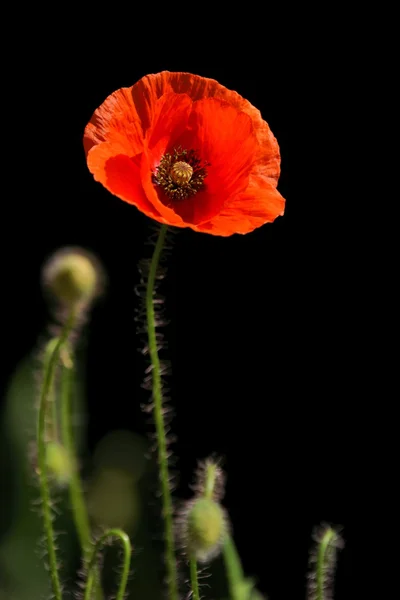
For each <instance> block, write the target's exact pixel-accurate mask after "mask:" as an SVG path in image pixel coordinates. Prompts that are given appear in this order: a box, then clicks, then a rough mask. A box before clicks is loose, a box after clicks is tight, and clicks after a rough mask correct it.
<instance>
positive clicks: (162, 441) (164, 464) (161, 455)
mask: <svg viewBox="0 0 400 600" xmlns="http://www.w3.org/2000/svg"><path fill="white" fill-rule="evenodd" d="M166 233H167V227H166V226H165V225H162V226H161V229H160V233H159V236H158V239H157V243H156V246H155V248H154V252H153V257H152V259H151V264H150V271H149V276H148V280H147V289H146V315H147V332H148V340H149V354H150V360H151V364H152V392H153V402H154V421H155V426H156V435H157V451H158V465H159V477H160V483H161V492H162V503H163V518H164V535H165V544H166V567H167V579H168V590H169V600H178V576H177V575H178V574H177V567H176V560H175V545H174V533H173V518H172V498H171V491H170V488H169V475H168V454H167V440H166V433H165V424H164V416H163V407H162V386H161V369H160V359H159V356H158V352H157V340H156V324H155V311H154V284H155V281H156V275H157V267H158V263H159V260H160V255H161V250H162V248H163V245H164V241H165V236H166Z"/></svg>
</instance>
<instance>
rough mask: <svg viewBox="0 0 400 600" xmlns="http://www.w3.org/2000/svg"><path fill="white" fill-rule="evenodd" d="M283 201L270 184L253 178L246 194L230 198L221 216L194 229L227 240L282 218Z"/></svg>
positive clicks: (267, 181)
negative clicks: (229, 237) (223, 237)
mask: <svg viewBox="0 0 400 600" xmlns="http://www.w3.org/2000/svg"><path fill="white" fill-rule="evenodd" d="M284 209H285V200H284V198H283V197H282V196H281V194H280V193H279V192H278V190H277V189H276V188H275V186H274V185H273V184H271V182H270V181H269V180H268V179H267V178H265V177H263V176H262V175H259V174H252V175H251V177H250V183H249V186H248V188H247V189H246V191H244V192H242V193H241V194H238V195H236V196H233V197H232V198H229V200H228V201H227V202H226V203H225V205H224V207H223V208H222V209H221V211H220V213H219V214H218V215H217V216H216V217H214V218H213V219H211V221H210V222H209V223H203V224H201V225H198V226H197V227H193V229H196V231H202V232H204V233H211V234H213V235H221V236H229V235H232V234H234V233H249V232H250V231H253V230H254V229H256V228H257V227H261V225H264V224H265V223H272V222H273V221H274V220H275V219H276V217H278V216H280V215H283V213H284Z"/></svg>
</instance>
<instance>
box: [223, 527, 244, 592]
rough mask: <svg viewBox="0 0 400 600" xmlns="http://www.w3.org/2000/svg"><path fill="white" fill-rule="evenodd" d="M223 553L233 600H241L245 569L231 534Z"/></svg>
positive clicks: (225, 543)
mask: <svg viewBox="0 0 400 600" xmlns="http://www.w3.org/2000/svg"><path fill="white" fill-rule="evenodd" d="M222 551H223V556H224V562H225V570H226V575H227V578H228V585H229V592H230V597H231V600H241V594H240V588H241V585H242V584H243V580H244V574H243V568H242V563H241V562H240V558H239V554H238V552H237V550H236V546H235V543H234V541H233V539H232V537H231V536H230V535H229V534H227V536H226V538H225V541H224V545H223V550H222Z"/></svg>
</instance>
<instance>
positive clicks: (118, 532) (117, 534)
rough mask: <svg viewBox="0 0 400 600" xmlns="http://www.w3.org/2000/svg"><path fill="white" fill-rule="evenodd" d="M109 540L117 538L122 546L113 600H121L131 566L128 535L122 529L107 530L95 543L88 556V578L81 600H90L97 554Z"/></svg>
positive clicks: (94, 579) (94, 582) (96, 565)
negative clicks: (119, 569)
mask: <svg viewBox="0 0 400 600" xmlns="http://www.w3.org/2000/svg"><path fill="white" fill-rule="evenodd" d="M109 538H118V539H119V540H120V542H121V544H122V548H123V552H124V560H123V564H122V573H121V579H120V582H119V588H118V592H117V595H116V597H115V600H123V599H124V596H125V591H126V586H127V584H128V578H129V569H130V565H131V557H132V546H131V542H130V539H129V537H128V535H127V534H126V533H125V532H124V531H122V529H108V530H107V531H106V532H105V533H104V534H103V535H102V536H101V538H100V539H99V540H98V541H97V543H96V544H95V546H94V547H93V549H92V550H91V552H90V553H89V555H88V562H89V567H88V576H87V580H86V587H85V595H84V597H83V600H91V597H92V592H93V588H94V586H95V584H96V580H97V571H98V561H99V554H100V552H101V551H102V550H103V548H104V546H105V545H106V544H107V542H108V540H109Z"/></svg>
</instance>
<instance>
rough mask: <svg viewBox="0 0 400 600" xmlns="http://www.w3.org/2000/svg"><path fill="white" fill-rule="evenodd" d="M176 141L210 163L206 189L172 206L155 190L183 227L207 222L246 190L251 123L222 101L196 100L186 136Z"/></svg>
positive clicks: (252, 152) (253, 141)
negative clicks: (183, 223)
mask: <svg viewBox="0 0 400 600" xmlns="http://www.w3.org/2000/svg"><path fill="white" fill-rule="evenodd" d="M176 141H177V143H178V144H179V145H181V146H182V147H183V148H186V149H188V150H190V149H194V150H197V151H198V155H199V157H200V158H201V159H202V161H206V162H208V163H210V166H208V167H207V177H206V179H205V189H204V191H201V192H199V193H197V194H196V195H195V196H192V197H191V198H187V199H186V200H182V201H175V202H171V201H170V200H169V199H168V198H166V196H165V195H164V194H163V193H162V191H161V190H159V189H158V188H157V192H158V194H159V198H160V200H161V201H162V202H163V203H165V204H168V205H169V206H171V208H173V210H174V211H175V212H176V213H177V214H178V215H180V216H181V217H182V219H183V220H184V222H185V223H188V224H190V223H192V224H197V223H202V222H205V221H209V220H210V219H212V218H213V217H214V216H215V215H217V214H218V213H219V211H220V209H221V207H222V205H223V203H224V202H225V200H226V199H227V198H228V197H229V196H231V195H232V194H237V193H239V192H241V191H243V190H245V189H246V187H247V184H248V178H249V173H250V170H251V167H252V164H253V160H254V155H255V152H256V150H257V140H256V138H255V135H254V133H253V126H252V122H251V119H250V118H249V117H248V116H247V115H246V114H244V113H240V112H238V111H237V110H236V109H235V108H233V107H232V106H230V105H229V104H227V103H226V102H222V101H221V100H216V99H215V98H207V99H203V100H198V101H197V102H194V104H193V109H192V112H191V113H190V116H189V121H188V126H187V130H186V132H185V133H184V134H183V135H182V136H181V137H180V138H178V139H177V140H176ZM152 160H153V161H154V157H153V158H152ZM154 164H155V163H154Z"/></svg>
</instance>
